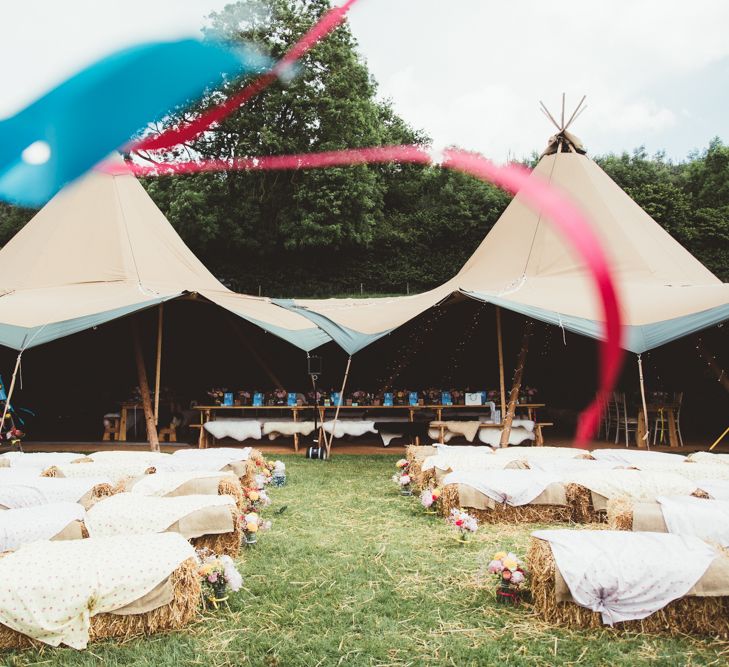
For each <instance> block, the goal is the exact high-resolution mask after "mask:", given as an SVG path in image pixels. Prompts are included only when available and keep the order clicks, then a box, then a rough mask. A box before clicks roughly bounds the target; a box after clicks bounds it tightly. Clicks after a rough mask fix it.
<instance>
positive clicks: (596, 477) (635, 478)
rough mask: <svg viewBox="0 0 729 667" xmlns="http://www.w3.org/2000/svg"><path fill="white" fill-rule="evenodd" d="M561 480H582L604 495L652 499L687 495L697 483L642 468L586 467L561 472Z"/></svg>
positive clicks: (573, 481)
mask: <svg viewBox="0 0 729 667" xmlns="http://www.w3.org/2000/svg"><path fill="white" fill-rule="evenodd" d="M562 481H563V482H564V483H565V484H567V483H574V484H581V485H582V486H584V487H587V488H588V489H590V491H594V492H595V493H597V494H599V495H601V496H605V498H617V497H619V496H626V497H628V498H632V499H633V500H655V499H656V498H657V497H658V496H665V495H671V496H690V495H691V494H692V493H693V492H694V491H696V490H697V488H698V486H697V485H696V483H695V482H692V481H691V480H689V479H686V478H685V477H681V475H677V474H676V473H673V472H643V471H641V470H623V469H616V470H595V471H593V470H589V471H579V470H578V471H575V472H569V473H564V474H563V476H562Z"/></svg>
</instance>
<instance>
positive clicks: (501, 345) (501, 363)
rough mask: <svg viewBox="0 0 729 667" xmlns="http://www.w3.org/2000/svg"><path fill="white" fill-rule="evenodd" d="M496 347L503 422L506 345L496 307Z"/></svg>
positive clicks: (498, 310) (504, 415) (499, 313)
mask: <svg viewBox="0 0 729 667" xmlns="http://www.w3.org/2000/svg"><path fill="white" fill-rule="evenodd" d="M496 345H497V347H498V351H499V393H500V396H501V421H502V422H503V420H504V419H505V418H506V383H505V382H504V343H503V338H502V332H501V308H500V307H499V306H496Z"/></svg>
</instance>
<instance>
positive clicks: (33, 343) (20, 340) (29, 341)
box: [0, 294, 180, 350]
mask: <svg viewBox="0 0 729 667" xmlns="http://www.w3.org/2000/svg"><path fill="white" fill-rule="evenodd" d="M178 296H180V295H179V294H173V295H172V296H166V297H162V298H156V299H150V300H149V301H142V302H140V303H135V304H133V305H131V306H123V307H121V308H114V309H113V310H107V311H104V312H101V313H94V314H92V315H84V316H83V317H75V318H73V319H70V320H63V321H60V322H53V323H51V324H43V325H41V326H37V327H19V326H15V325H13V324H0V345H5V346H6V347H10V348H12V349H14V350H27V349H30V348H31V347H37V346H38V345H43V344H44V343H50V342H51V341H53V340H57V339H59V338H65V337H66V336H70V335H71V334H75V333H78V332H80V331H84V330H86V329H91V328H92V327H95V326H98V325H100V324H105V323H106V322H111V321H112V320H116V319H119V318H120V317H125V316H126V315H130V314H132V313H136V312H138V311H140V310H146V309H147V308H151V307H153V306H156V305H158V304H160V303H163V302H165V301H169V300H170V299H175V298H177V297H178Z"/></svg>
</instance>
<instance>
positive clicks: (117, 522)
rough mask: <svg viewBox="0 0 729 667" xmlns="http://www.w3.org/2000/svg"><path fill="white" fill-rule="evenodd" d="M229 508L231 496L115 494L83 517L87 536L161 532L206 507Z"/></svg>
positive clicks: (96, 505)
mask: <svg viewBox="0 0 729 667" xmlns="http://www.w3.org/2000/svg"><path fill="white" fill-rule="evenodd" d="M221 505H230V506H231V507H235V499H234V498H232V497H231V496H175V497H174V498H157V497H151V496H142V495H140V494H138V493H118V494H116V495H114V496H109V497H108V498H105V499H104V500H101V501H99V502H98V503H96V504H95V505H94V506H93V507H92V508H91V509H90V510H89V511H88V512H87V514H86V528H87V529H88V531H89V535H90V536H91V537H109V536H111V535H145V534H148V533H163V532H164V531H166V530H167V529H168V528H169V527H170V526H171V525H172V524H173V523H175V522H177V521H179V520H180V519H182V518H183V517H186V516H187V515H188V514H192V513H193V512H197V511H198V510H201V509H205V508H207V507H218V506H221Z"/></svg>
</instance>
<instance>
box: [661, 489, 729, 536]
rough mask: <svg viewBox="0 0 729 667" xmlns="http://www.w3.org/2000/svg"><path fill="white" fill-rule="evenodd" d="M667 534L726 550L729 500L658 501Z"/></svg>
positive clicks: (683, 498) (663, 498)
mask: <svg viewBox="0 0 729 667" xmlns="http://www.w3.org/2000/svg"><path fill="white" fill-rule="evenodd" d="M657 500H658V502H659V503H660V504H661V511H662V512H663V520H664V521H665V522H666V527H667V528H668V532H669V533H673V534H675V535H693V536H694V537H698V538H699V539H702V540H705V541H707V542H716V543H717V544H719V545H720V546H722V547H729V501H727V500H706V499H704V498H693V497H691V496H677V497H670V498H669V497H666V496H659V497H658V498H657Z"/></svg>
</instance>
